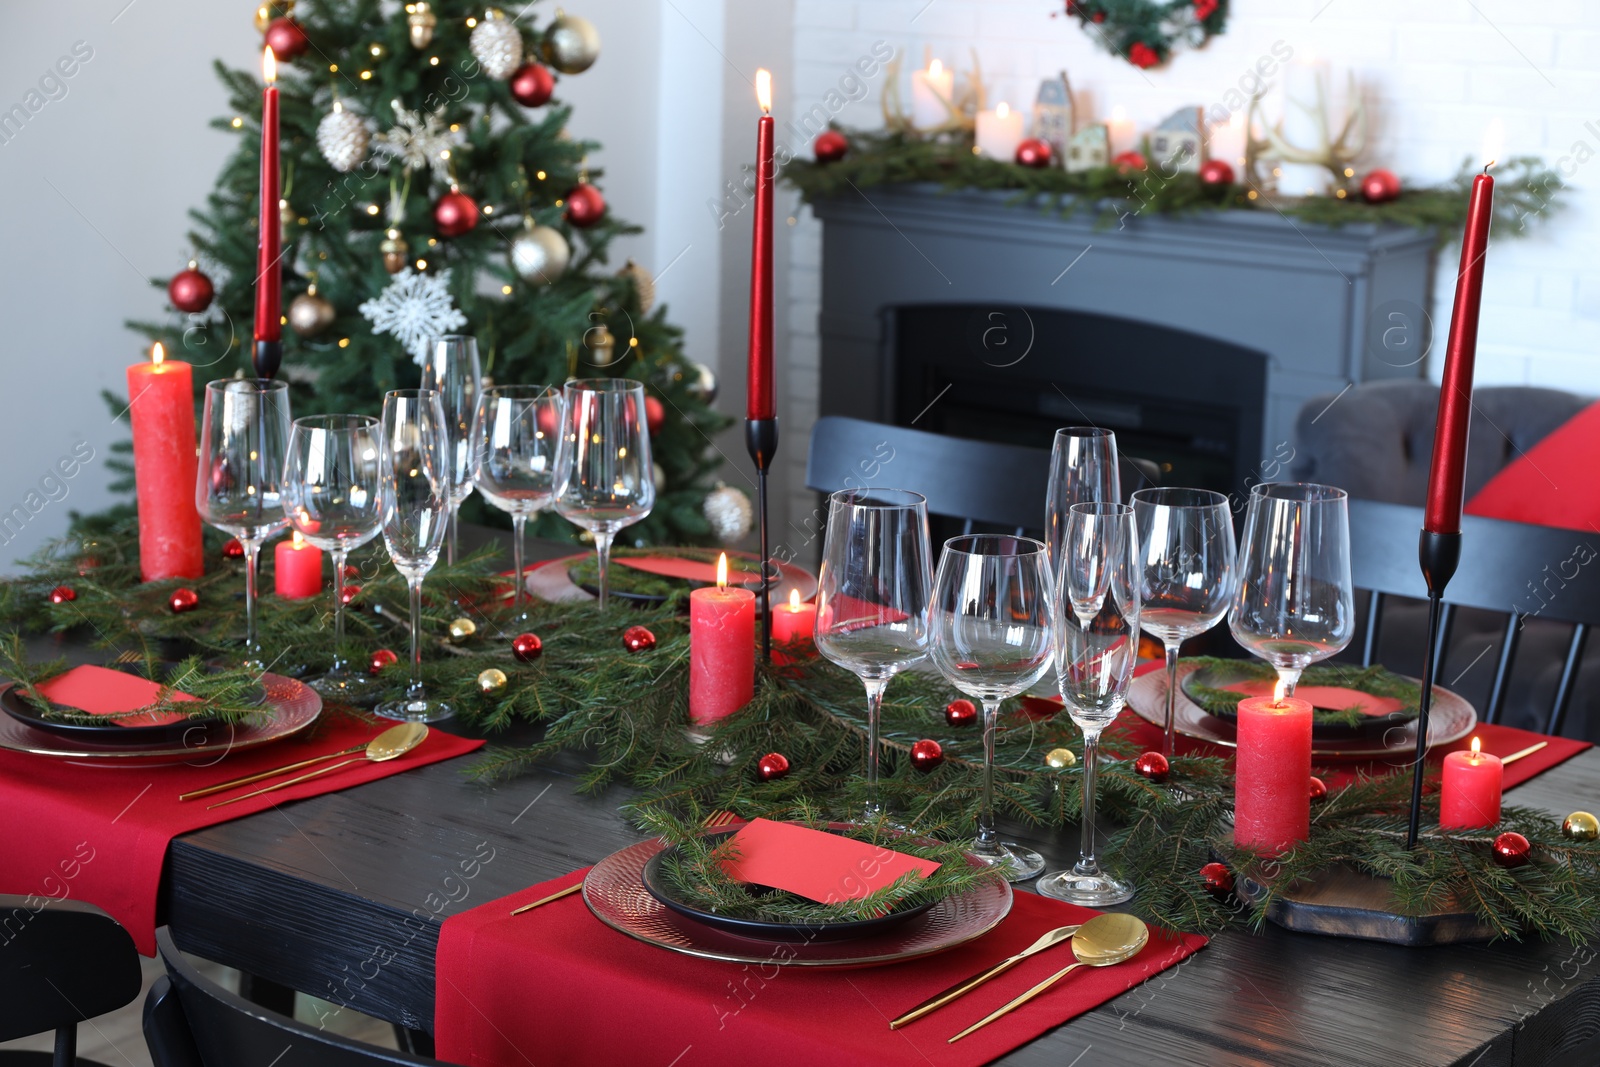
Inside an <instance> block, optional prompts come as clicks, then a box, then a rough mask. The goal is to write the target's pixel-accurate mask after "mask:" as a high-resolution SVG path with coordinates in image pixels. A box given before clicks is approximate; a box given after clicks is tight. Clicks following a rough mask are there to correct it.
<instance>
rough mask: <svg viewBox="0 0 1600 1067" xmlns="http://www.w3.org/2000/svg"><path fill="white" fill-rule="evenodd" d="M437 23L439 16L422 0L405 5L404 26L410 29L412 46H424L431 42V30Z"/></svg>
mask: <svg viewBox="0 0 1600 1067" xmlns="http://www.w3.org/2000/svg"><path fill="white" fill-rule="evenodd" d="M438 25H439V16H438V15H435V14H434V13H433V9H432V8H430V7H429V6H428V5H427V4H426V3H424V2H422V0H419V2H418V3H415V4H407V5H406V26H408V27H409V28H410V31H411V47H412V48H426V47H428V46H429V45H430V44H432V43H433V31H434V28H435V27H437V26H438Z"/></svg>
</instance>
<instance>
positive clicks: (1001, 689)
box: [931, 534, 1054, 882]
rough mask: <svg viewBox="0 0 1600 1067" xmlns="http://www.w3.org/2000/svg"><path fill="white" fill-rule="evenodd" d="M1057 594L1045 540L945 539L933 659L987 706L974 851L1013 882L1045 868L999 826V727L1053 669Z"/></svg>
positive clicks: (956, 683) (937, 590)
mask: <svg viewBox="0 0 1600 1067" xmlns="http://www.w3.org/2000/svg"><path fill="white" fill-rule="evenodd" d="M1052 599H1053V598H1052V590H1051V582H1050V563H1049V552H1048V549H1046V547H1045V544H1044V542H1042V541H1035V540H1033V539H1032V538H1029V537H1010V536H1004V535H993V534H969V535H967V536H964V537H953V538H951V539H950V540H948V541H946V542H945V544H944V554H943V555H942V556H941V557H940V559H939V574H938V577H937V578H936V579H935V580H934V586H933V613H932V619H931V622H932V626H933V649H932V659H933V663H934V666H936V667H938V668H939V673H940V674H942V675H944V676H945V679H946V680H947V681H948V682H949V683H950V684H951V685H953V686H955V687H956V688H957V689H959V690H961V691H962V692H963V693H965V694H967V696H970V697H973V698H975V699H977V700H978V701H980V702H981V703H982V704H983V801H982V805H981V806H980V808H979V812H978V837H977V840H975V841H974V842H973V844H972V852H973V854H974V855H976V856H978V858H980V859H983V860H987V861H988V862H990V863H993V864H995V865H996V866H997V867H999V868H1000V869H1001V870H1002V871H1003V872H1004V873H1005V877H1006V880H1007V881H1011V882H1021V881H1024V880H1026V879H1028V878H1032V877H1033V876H1034V875H1036V874H1038V873H1039V872H1040V871H1042V870H1044V857H1043V856H1041V855H1039V854H1038V853H1037V852H1035V851H1033V850H1032V849H1028V848H1023V847H1022V846H1021V845H1016V844H1012V843H1011V842H1005V843H1002V842H1001V841H1000V835H999V834H998V833H996V832H995V828H994V739H995V730H996V728H997V726H998V725H999V721H1000V702H1001V701H1002V700H1005V699H1006V698H1007V697H1014V696H1016V695H1017V694H1018V693H1022V692H1025V691H1027V689H1028V688H1029V687H1030V686H1032V685H1033V684H1034V683H1035V682H1037V681H1038V680H1039V679H1040V678H1042V677H1044V674H1045V672H1046V671H1047V670H1048V669H1049V667H1050V654H1051V651H1052V646H1053V639H1054V633H1053V623H1052V620H1051V612H1052V608H1051V603H1052Z"/></svg>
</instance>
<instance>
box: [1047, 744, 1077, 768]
mask: <svg viewBox="0 0 1600 1067" xmlns="http://www.w3.org/2000/svg"><path fill="white" fill-rule="evenodd" d="M1044 765H1045V766H1046V767H1049V768H1050V769H1051V770H1052V771H1064V770H1066V769H1067V768H1068V767H1076V766H1077V765H1078V757H1077V755H1076V754H1075V753H1074V752H1073V751H1072V749H1070V748H1052V749H1051V750H1050V751H1049V752H1046V753H1045V754H1044Z"/></svg>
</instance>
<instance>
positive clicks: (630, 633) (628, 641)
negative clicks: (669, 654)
mask: <svg viewBox="0 0 1600 1067" xmlns="http://www.w3.org/2000/svg"><path fill="white" fill-rule="evenodd" d="M622 647H623V648H625V649H627V650H628V651H629V652H648V651H650V650H651V649H652V648H655V647H656V635H655V634H653V633H651V632H650V628H649V627H647V626H630V627H628V628H627V629H626V630H624V631H622Z"/></svg>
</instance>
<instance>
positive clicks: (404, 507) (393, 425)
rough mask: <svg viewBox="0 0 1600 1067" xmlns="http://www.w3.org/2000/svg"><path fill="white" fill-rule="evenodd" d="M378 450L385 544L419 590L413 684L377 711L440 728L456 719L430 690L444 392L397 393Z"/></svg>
mask: <svg viewBox="0 0 1600 1067" xmlns="http://www.w3.org/2000/svg"><path fill="white" fill-rule="evenodd" d="M382 432H383V440H382V442H381V445H380V447H379V449H378V457H379V475H380V480H379V493H380V497H381V500H382V504H381V508H382V522H383V543H384V545H386V546H387V547H388V549H389V558H390V559H391V560H393V561H394V567H395V570H397V571H399V572H400V573H401V575H403V576H404V577H405V580H406V585H407V586H408V587H409V588H410V590H411V683H410V685H408V686H407V687H406V695H405V696H404V697H401V698H399V699H396V700H387V701H384V702H383V703H382V704H379V705H378V706H377V707H376V708H375V709H374V710H375V711H376V712H377V713H378V714H379V715H382V716H383V717H384V718H387V719H401V720H404V721H407V722H433V721H435V720H437V719H444V718H448V717H449V716H450V715H452V714H454V710H455V709H453V708H451V707H450V705H449V704H446V703H445V702H443V701H440V700H433V699H430V698H429V697H428V695H427V694H426V693H425V692H424V691H423V688H422V578H423V576H424V575H426V574H427V573H428V571H430V570H432V569H433V565H434V564H435V563H437V562H438V561H439V548H440V546H441V545H442V544H443V543H444V532H445V526H446V525H447V524H448V522H449V518H450V456H449V449H450V431H449V421H448V419H447V417H446V416H445V413H444V408H443V407H442V406H441V405H440V403H439V394H438V393H436V392H434V391H433V390H431V389H396V390H394V391H393V392H390V393H385V394H384V397H383V428H382Z"/></svg>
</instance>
